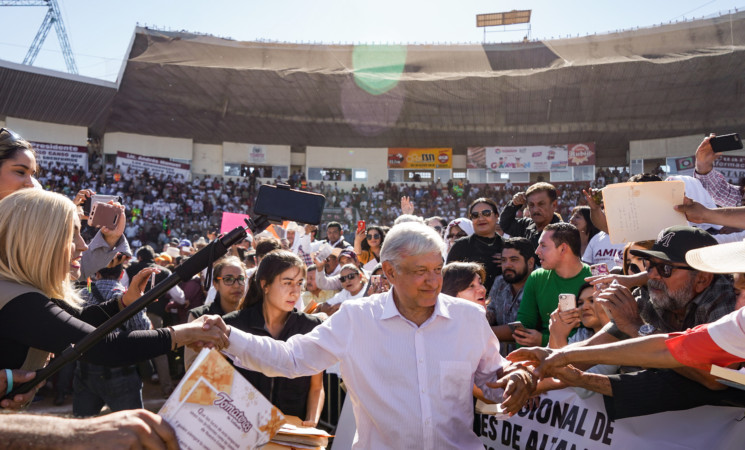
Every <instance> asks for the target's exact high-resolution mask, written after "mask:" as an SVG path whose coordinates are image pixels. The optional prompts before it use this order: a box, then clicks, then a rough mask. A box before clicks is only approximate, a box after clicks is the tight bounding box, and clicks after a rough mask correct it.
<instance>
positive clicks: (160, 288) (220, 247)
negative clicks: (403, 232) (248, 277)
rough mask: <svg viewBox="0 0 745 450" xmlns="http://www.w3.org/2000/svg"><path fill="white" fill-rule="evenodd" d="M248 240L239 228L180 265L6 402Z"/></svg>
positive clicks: (264, 223)
mask: <svg viewBox="0 0 745 450" xmlns="http://www.w3.org/2000/svg"><path fill="white" fill-rule="evenodd" d="M272 220H275V221H276V220H281V219H277V218H269V217H267V216H257V217H256V220H255V221H254V220H252V219H247V220H246V223H247V225H248V227H247V228H249V229H250V230H251V232H252V233H254V234H256V233H260V232H261V231H263V230H264V229H265V228H266V227H268V226H269V224H270V221H272ZM246 236H247V234H246V228H244V227H237V228H235V229H234V230H233V231H231V232H230V233H228V234H227V235H225V236H223V237H222V238H220V239H216V240H215V241H213V242H211V243H210V244H209V245H208V246H207V247H205V248H203V249H202V250H200V251H198V252H197V253H196V254H194V256H192V257H191V258H189V259H187V260H186V261H184V262H183V263H181V265H179V266H178V267H176V268H175V269H174V270H173V273H172V274H171V275H170V276H169V277H168V278H166V279H165V280H163V281H161V282H160V283H158V284H156V285H155V286H154V287H153V288H152V289H150V290H149V291H147V292H146V293H145V294H144V295H143V296H142V297H140V298H139V299H137V300H136V301H134V302H132V304H130V305H129V306H127V307H126V308H124V309H123V310H121V311H119V312H118V313H116V314H115V315H114V316H112V317H111V318H110V319H108V320H107V321H106V322H104V323H102V324H101V325H100V326H99V327H98V328H96V330H95V331H93V332H92V333H90V334H89V335H87V336H86V337H84V338H83V339H81V340H80V342H78V343H76V344H70V345H69V346H68V347H67V348H66V349H65V350H64V351H63V352H62V353H61V354H58V355H57V357H55V358H54V360H53V361H52V362H51V363H50V364H49V365H48V366H46V367H44V368H43V369H40V370H38V371H37V372H36V376H35V377H34V379H33V380H31V381H28V382H26V383H21V384H19V385H17V386H16V387H14V388H13V390H12V391H10V392H9V393H8V394H6V395H5V396H4V397H3V399H5V398H8V399H12V398H13V397H14V396H15V395H17V394H25V393H26V392H29V391H30V390H31V389H33V388H34V387H35V386H36V385H38V384H39V383H41V382H42V381H44V380H46V379H47V378H49V377H51V376H52V375H54V374H55V373H56V372H57V371H59V370H60V369H61V368H62V367H63V366H64V365H65V364H68V363H71V362H73V361H76V360H77V359H78V358H80V357H81V356H82V354H83V353H85V352H86V351H88V350H89V349H90V348H91V347H93V346H94V345H95V344H97V343H98V341H100V340H101V339H103V338H104V337H105V336H106V335H108V334H109V333H111V332H112V331H114V330H115V329H116V328H118V327H119V326H120V325H121V324H123V323H124V322H126V321H127V320H128V319H130V318H131V317H132V316H134V315H135V314H137V313H138V312H140V311H141V310H142V309H143V308H145V307H146V306H147V305H149V304H150V303H152V302H153V301H155V300H156V299H158V298H159V297H162V296H164V295H165V294H166V293H167V292H168V291H169V290H170V289H171V288H172V287H174V286H176V285H177V284H178V283H179V282H181V281H183V280H190V279H192V277H194V275H196V274H197V273H199V272H201V271H202V269H204V268H205V267H207V266H208V265H210V264H211V263H212V262H213V261H215V260H217V259H218V258H220V257H221V256H223V255H225V254H226V253H227V252H228V248H229V247H230V246H232V245H233V244H235V243H237V242H239V241H241V240H242V239H244V238H245V237H246Z"/></svg>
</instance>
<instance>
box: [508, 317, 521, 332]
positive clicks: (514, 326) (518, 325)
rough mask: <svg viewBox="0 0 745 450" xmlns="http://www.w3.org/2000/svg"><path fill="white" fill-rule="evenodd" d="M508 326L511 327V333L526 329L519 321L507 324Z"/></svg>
mask: <svg viewBox="0 0 745 450" xmlns="http://www.w3.org/2000/svg"><path fill="white" fill-rule="evenodd" d="M507 326H508V327H510V331H512V332H513V333H514V332H515V330H524V329H525V327H524V326H523V323H522V322H520V321H519V320H518V321H517V322H510V323H508V324H507Z"/></svg>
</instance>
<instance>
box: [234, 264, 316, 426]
mask: <svg viewBox="0 0 745 450" xmlns="http://www.w3.org/2000/svg"><path fill="white" fill-rule="evenodd" d="M305 275H306V274H305V264H304V263H303V261H302V260H301V259H300V258H299V257H298V256H297V255H295V254H294V253H291V252H288V251H285V250H277V251H274V252H271V253H269V254H267V255H266V256H265V257H264V258H263V259H262V260H261V263H260V264H259V268H258V269H257V271H256V273H255V274H254V276H253V278H252V279H251V282H250V286H249V289H248V293H247V294H246V297H245V300H244V301H243V302H242V303H241V305H240V307H239V309H238V310H237V311H234V312H232V313H230V314H227V315H226V316H225V323H227V324H228V325H230V326H231V327H234V328H237V329H239V330H241V331H245V332H246V333H250V334H252V335H257V336H266V337H269V338H272V339H276V340H279V341H287V340H288V339H289V338H290V337H292V336H295V335H298V334H306V333H308V332H310V331H311V330H312V329H313V328H315V327H316V326H317V325H319V324H320V323H321V320H320V319H319V318H317V317H313V316H309V315H307V314H304V313H302V312H298V311H296V310H294V309H293V308H294V307H295V304H296V303H297V301H298V299H299V298H300V294H301V292H302V290H303V282H304V280H305ZM238 370H239V371H240V372H241V374H242V375H243V376H244V377H245V378H246V379H247V380H248V381H249V382H250V383H251V384H252V385H253V386H254V387H255V388H257V389H258V390H259V392H261V393H262V394H263V395H264V396H265V397H266V398H268V399H270V401H271V402H272V404H274V405H275V406H277V407H278V408H279V409H280V410H281V411H282V412H283V413H284V414H289V415H293V416H297V417H300V418H301V419H302V420H303V423H302V425H303V426H309V427H314V426H316V425H317V424H318V420H319V419H320V416H321V409H322V408H323V399H324V390H323V373H322V372H321V373H316V374H314V375H312V376H303V377H298V378H293V379H289V378H284V377H268V376H266V375H264V374H262V373H260V372H257V371H252V370H247V369H243V368H240V367H239V368H238Z"/></svg>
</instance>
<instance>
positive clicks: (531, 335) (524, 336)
mask: <svg viewBox="0 0 745 450" xmlns="http://www.w3.org/2000/svg"><path fill="white" fill-rule="evenodd" d="M512 337H513V338H514V339H515V342H517V343H518V344H520V345H523V346H525V347H533V346H539V345H542V343H543V333H541V332H540V331H538V330H531V329H528V328H522V329H521V328H517V329H516V330H515V332H514V333H512Z"/></svg>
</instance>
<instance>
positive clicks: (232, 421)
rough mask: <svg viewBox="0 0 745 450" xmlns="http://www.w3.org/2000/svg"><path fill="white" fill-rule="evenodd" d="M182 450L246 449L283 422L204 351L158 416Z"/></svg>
mask: <svg viewBox="0 0 745 450" xmlns="http://www.w3.org/2000/svg"><path fill="white" fill-rule="evenodd" d="M158 414H160V415H161V416H162V417H163V418H164V419H165V420H166V421H167V422H168V423H169V424H170V425H171V426H172V427H173V429H174V430H176V437H177V439H178V443H179V446H180V447H181V448H182V449H186V450H197V449H199V450H202V449H204V450H208V449H216V448H219V449H231V450H233V449H250V448H256V447H260V446H262V445H264V444H266V443H267V442H269V440H270V439H271V438H272V437H273V436H274V435H275V434H276V433H277V431H278V430H279V428H280V427H281V426H282V424H283V423H284V422H285V418H284V416H283V415H282V413H281V412H280V410H279V409H277V408H276V407H275V406H273V405H272V404H271V403H269V400H267V399H266V398H264V396H263V395H261V393H260V392H259V391H258V390H256V388H254V387H253V386H252V385H251V383H249V382H248V381H246V379H245V378H243V377H242V376H241V374H240V373H238V371H236V370H235V369H234V368H233V366H231V365H230V363H228V361H226V360H225V358H224V357H223V356H222V355H221V354H220V353H219V352H218V351H216V350H207V349H204V350H202V352H201V353H199V355H198V356H197V358H196V359H195V360H194V363H193V364H192V365H191V367H190V368H189V371H188V372H186V375H184V378H183V379H182V380H181V382H180V383H179V384H178V386H176V390H174V391H173V394H171V396H170V397H169V398H168V400H167V401H166V403H165V404H164V405H163V408H161V410H160V411H159V412H158Z"/></svg>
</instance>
